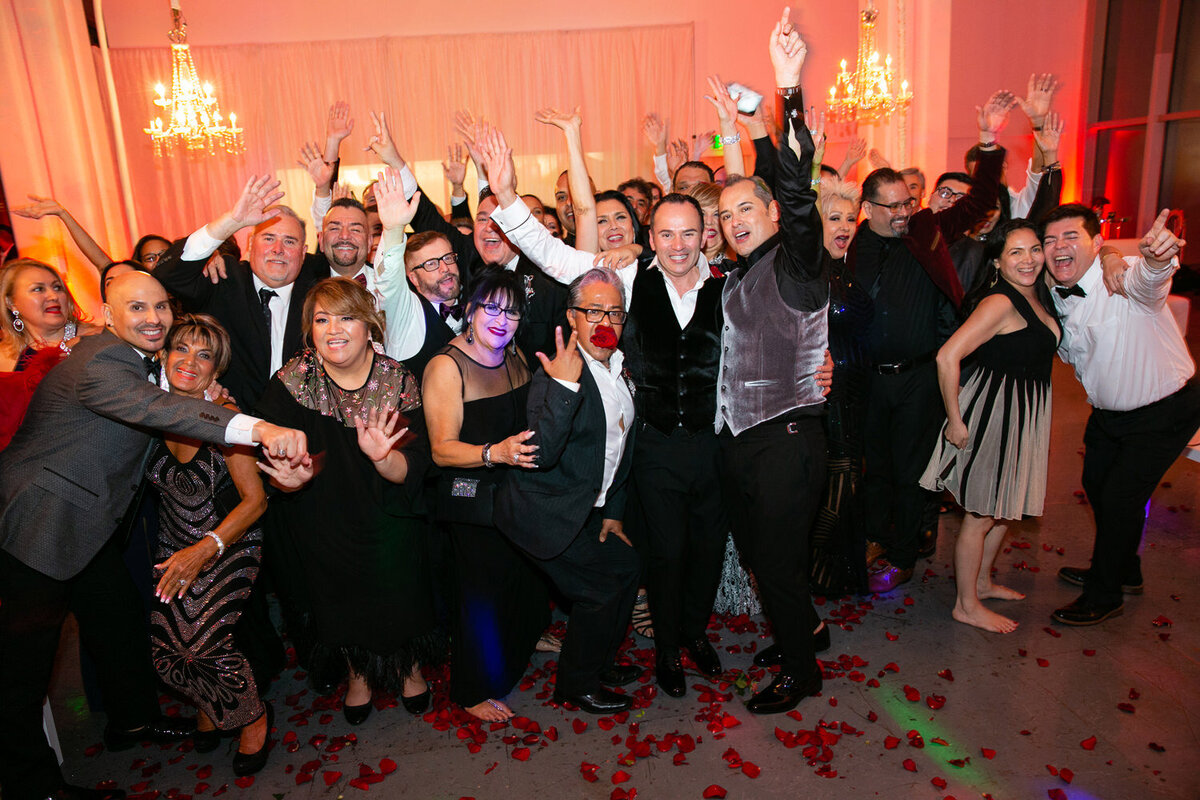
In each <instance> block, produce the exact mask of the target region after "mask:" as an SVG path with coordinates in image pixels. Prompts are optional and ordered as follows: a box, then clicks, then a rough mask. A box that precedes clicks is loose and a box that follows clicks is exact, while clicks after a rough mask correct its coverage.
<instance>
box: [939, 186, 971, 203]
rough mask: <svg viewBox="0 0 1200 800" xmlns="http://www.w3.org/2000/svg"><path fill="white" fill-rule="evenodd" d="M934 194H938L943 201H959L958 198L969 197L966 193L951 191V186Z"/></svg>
mask: <svg viewBox="0 0 1200 800" xmlns="http://www.w3.org/2000/svg"><path fill="white" fill-rule="evenodd" d="M934 194H936V195H937V196H938V197H940V198H942V199H943V200H955V201H957V200H958V198H960V197H966V196H967V193H966V192H956V191H954V190H953V189H951V188H950V187H949V186H941V187H938V189H937V190H936V191H934Z"/></svg>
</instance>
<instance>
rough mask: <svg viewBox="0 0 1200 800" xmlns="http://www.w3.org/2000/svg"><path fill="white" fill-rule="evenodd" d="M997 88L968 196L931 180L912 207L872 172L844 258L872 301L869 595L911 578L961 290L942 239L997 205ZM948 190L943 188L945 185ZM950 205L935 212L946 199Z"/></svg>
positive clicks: (1004, 112) (1001, 96)
mask: <svg viewBox="0 0 1200 800" xmlns="http://www.w3.org/2000/svg"><path fill="white" fill-rule="evenodd" d="M1015 102H1016V101H1015V100H1014V99H1013V96H1012V94H1011V93H1008V92H997V93H996V94H994V95H992V97H991V99H990V100H989V101H988V103H987V105H986V106H984V107H983V108H982V109H980V111H979V144H980V150H981V156H980V159H979V163H978V166H977V167H976V174H975V176H974V179H973V181H972V183H973V185H972V186H971V187H970V188H969V191H968V193H967V195H966V196H965V197H963V198H961V199H960V200H958V201H957V202H954V201H952V198H953V192H954V191H956V189H950V191H949V192H946V193H941V192H939V191H938V189H941V188H943V187H942V185H941V184H942V182H941V181H940V180H939V182H938V189H935V191H934V196H933V198H932V199H931V202H930V207H929V208H927V209H923V210H918V206H917V201H916V200H914V199H913V198H912V196H911V194H910V193H909V190H908V186H907V185H906V183H905V180H904V176H903V175H901V174H900V173H899V172H896V171H895V170H892V169H889V168H883V169H877V170H875V171H874V172H872V173H871V174H870V175H868V176H867V179H866V180H865V181H863V204H862V207H863V212H864V214H865V216H866V219H865V220H864V221H863V222H862V223H861V224H860V225H859V228H858V235H857V236H855V237H854V241H853V243H852V244H851V246H850V250H849V252H848V253H847V259H848V263H849V265H850V269H851V270H852V271H853V273H854V274H855V275H856V276H857V277H858V280H859V282H860V284H861V285H862V286H863V287H864V288H866V290H867V291H868V293H869V294H870V295H871V297H872V299H873V300H874V303H875V316H874V320H873V322H872V324H871V328H870V330H869V331H868V335H867V348H868V352H869V353H870V355H871V358H872V359H873V361H874V369H873V370H872V374H871V382H870V386H869V388H868V394H867V419H866V427H865V435H864V437H863V438H864V441H865V452H864V456H865V460H866V477H865V479H864V481H863V491H862V505H863V508H864V509H865V516H866V526H867V528H866V529H867V536H868V538H869V539H872V540H876V541H878V542H880V543H881V544H882V545H883V546H884V547H886V548H887V556H888V557H887V559H886V560H883V559H881V560H880V561H879V562H878V563H877V564H876V565H875V566H874V567H873V568H872V570H871V571H870V573H869V575H868V587H869V588H870V590H871V591H872V592H888V591H891V590H892V589H895V588H896V587H897V586H899V585H901V584H903V583H906V582H907V581H909V580H911V578H912V574H913V566H914V564H915V563H916V559H917V543H918V532H919V530H920V527H921V519H922V511H923V509H924V506H925V494H924V490H922V489H921V487H920V485H919V484H918V482H917V481H918V479H919V478H920V476H921V470H922V469H923V468H924V464H925V463H926V462H927V461H928V460H929V453H930V451H931V450H932V448H933V446H934V443H935V439H936V437H937V434H938V428H939V426H940V424H941V419H942V414H943V409H942V402H941V395H940V394H939V391H938V382H937V368H936V366H935V364H934V360H933V359H934V355H935V354H936V353H937V349H938V347H940V346H941V344H942V343H943V342H944V341H945V340H946V339H947V338H948V337H949V335H950V333H951V332H952V331H953V329H954V327H955V314H956V310H957V308H958V306H959V304H960V303H961V302H962V297H963V289H962V284H961V283H960V281H959V279H958V275H957V274H956V273H955V270H954V264H953V262H952V261H951V258H950V251H949V243H950V242H953V241H955V240H956V239H958V238H961V237H962V235H963V234H964V233H965V231H967V230H968V229H969V228H970V227H971V225H972V224H974V222H976V221H977V220H979V219H982V218H983V217H984V216H985V215H986V213H987V211H988V210H989V209H991V208H992V207H993V206H994V205H995V203H996V196H997V192H998V191H999V182H1000V172H1001V169H1002V166H1003V163H1004V149H1003V148H1001V147H1000V146H999V145H997V144H996V135H997V133H998V132H999V130H1000V129H1001V128H1002V127H1003V126H1004V124H1005V122H1006V121H1007V119H1008V112H1009V110H1010V109H1011V108H1012V106H1013V105H1014V104H1015ZM945 188H947V189H949V188H950V187H945ZM942 194H949V198H950V199H951V201H950V204H949V205H947V206H946V207H940V208H937V209H935V206H940V204H941V203H942V202H945V201H947V200H948V198H946V197H943V196H942Z"/></svg>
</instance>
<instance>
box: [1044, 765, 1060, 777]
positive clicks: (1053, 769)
mask: <svg viewBox="0 0 1200 800" xmlns="http://www.w3.org/2000/svg"><path fill="white" fill-rule="evenodd" d="M1046 771H1047V772H1049V773H1050V774H1051V775H1058V767H1056V766H1054V765H1053V764H1047V765H1046Z"/></svg>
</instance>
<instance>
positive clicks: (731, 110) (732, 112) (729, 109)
mask: <svg viewBox="0 0 1200 800" xmlns="http://www.w3.org/2000/svg"><path fill="white" fill-rule="evenodd" d="M708 90H709V92H711V94H706V95H704V99H705V100H707V101H708V102H710V103H712V105H713V108H715V109H716V111H717V122H718V124H719V125H720V126H721V152H722V153H723V154H724V156H725V174H726V175H745V174H746V159H745V158H744V157H743V156H742V137H741V135H740V134H738V127H737V116H738V110H737V100H735V99H734V98H733V96H732V95H730V94H729V88H728V87H727V86H725V84H724V83H723V82H722V81H721V76H720V75H709V76H708Z"/></svg>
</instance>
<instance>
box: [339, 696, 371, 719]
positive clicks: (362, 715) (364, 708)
mask: <svg viewBox="0 0 1200 800" xmlns="http://www.w3.org/2000/svg"><path fill="white" fill-rule="evenodd" d="M342 714H343V715H344V716H345V717H346V722H349V723H350V724H351V725H362V724H363V723H364V722H366V721H367V717H369V716H371V701H370V700H368V701H367V702H365V703H363V704H362V705H360V706H352V705H350V704H349V703H343V704H342Z"/></svg>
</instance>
